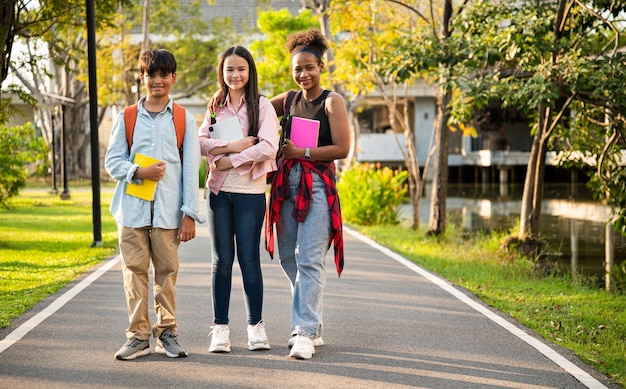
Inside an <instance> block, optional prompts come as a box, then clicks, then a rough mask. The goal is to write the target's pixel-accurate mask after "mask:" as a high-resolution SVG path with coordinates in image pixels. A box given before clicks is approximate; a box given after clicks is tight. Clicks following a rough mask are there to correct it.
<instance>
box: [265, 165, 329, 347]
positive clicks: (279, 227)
mask: <svg viewBox="0 0 626 389" xmlns="http://www.w3.org/2000/svg"><path fill="white" fill-rule="evenodd" d="M301 173H302V168H301V167H300V165H297V164H296V165H294V166H293V168H292V169H291V173H290V174H289V189H290V198H289V199H288V200H285V201H283V203H282V205H281V209H280V218H279V220H278V222H277V223H276V233H277V240H278V252H279V255H280V264H281V266H282V268H283V271H284V272H285V275H286V276H287V278H289V281H290V282H291V293H292V304H291V333H292V334H298V335H304V336H308V337H310V338H314V337H317V336H321V333H322V321H323V320H322V291H323V289H324V285H325V284H326V272H325V259H326V253H327V252H328V248H329V247H328V242H329V239H330V233H331V218H330V208H329V207H328V201H327V199H326V189H325V186H324V182H323V181H322V179H321V178H320V177H319V176H318V175H317V174H315V173H312V174H313V198H312V202H311V208H310V209H309V212H308V213H307V217H306V219H305V220H304V222H302V223H298V222H297V221H296V220H295V219H294V218H293V217H292V216H291V212H292V210H293V207H294V200H295V195H296V191H297V188H298V183H299V181H300V174H301Z"/></svg>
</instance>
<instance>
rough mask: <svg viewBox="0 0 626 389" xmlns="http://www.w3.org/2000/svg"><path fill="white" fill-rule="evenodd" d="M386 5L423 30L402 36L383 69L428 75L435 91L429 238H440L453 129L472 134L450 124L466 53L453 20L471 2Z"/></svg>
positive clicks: (400, 75)
mask: <svg viewBox="0 0 626 389" xmlns="http://www.w3.org/2000/svg"><path fill="white" fill-rule="evenodd" d="M372 1H375V0H372ZM384 1H385V2H387V3H390V4H394V5H395V6H396V7H399V9H401V10H402V11H405V12H409V13H410V14H412V15H414V16H415V17H417V19H418V20H419V21H420V25H421V28H419V29H416V30H414V31H411V30H407V31H403V30H400V31H399V32H398V34H397V36H396V39H395V42H394V44H393V46H395V48H396V50H395V52H394V53H393V55H389V56H387V57H386V58H384V59H383V61H384V63H383V64H382V65H381V69H385V70H386V75H392V74H393V75H396V78H395V79H396V81H397V82H404V81H405V80H410V79H411V78H417V77H423V78H426V79H428V80H429V81H430V82H431V83H432V84H433V85H434V86H435V88H436V105H437V114H436V120H435V128H434V150H433V151H434V162H433V175H432V193H431V206H430V221H429V229H428V232H427V234H429V235H430V234H434V235H439V234H441V233H443V232H444V231H445V228H446V217H447V212H446V198H447V194H448V193H447V192H448V188H447V180H448V139H449V131H451V130H462V131H464V133H466V134H469V133H471V132H472V131H473V129H472V128H471V127H465V126H459V125H456V126H454V125H453V126H451V124H452V123H450V105H451V104H452V101H453V100H452V98H453V94H454V93H455V89H454V86H455V84H454V83H453V82H452V80H454V79H455V77H456V76H455V75H456V74H458V71H457V69H456V66H455V64H456V63H457V62H459V61H460V60H461V58H462V57H463V56H464V55H466V53H464V52H462V51H460V50H459V48H458V47H457V46H456V45H455V44H454V38H455V35H454V28H455V25H454V21H455V17H457V15H460V14H462V13H463V11H464V8H465V3H466V2H467V1H462V2H461V1H459V2H455V1H452V0H442V1H441V2H440V3H437V2H435V1H430V2H427V3H426V4H425V5H424V2H408V1H399V0H384ZM380 3H381V0H378V4H380ZM379 6H380V5H379ZM414 212H415V211H414Z"/></svg>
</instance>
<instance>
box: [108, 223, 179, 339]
mask: <svg viewBox="0 0 626 389" xmlns="http://www.w3.org/2000/svg"><path fill="white" fill-rule="evenodd" d="M118 232H119V236H118V238H119V245H120V252H121V254H122V275H123V277H124V293H125V295H126V305H127V308H128V321H129V322H130V326H129V327H128V329H127V330H126V336H127V338H129V339H130V338H132V337H135V338H137V339H142V340H145V339H149V338H150V335H154V337H156V338H158V337H159V336H160V335H161V333H162V332H163V331H165V330H166V329H168V328H169V329H171V330H172V331H173V332H174V333H176V332H177V329H178V326H177V325H176V277H177V276H178V246H179V245H180V240H179V239H178V238H177V234H178V229H174V230H169V229H161V228H151V227H145V228H129V227H124V226H118ZM150 260H152V266H153V267H154V286H153V292H154V312H155V313H156V323H155V324H154V326H153V327H152V328H151V325H150V315H149V313H148V304H149V303H148V298H149V297H148V282H149V276H148V270H149V268H150Z"/></svg>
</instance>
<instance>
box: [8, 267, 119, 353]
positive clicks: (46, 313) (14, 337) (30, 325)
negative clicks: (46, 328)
mask: <svg viewBox="0 0 626 389" xmlns="http://www.w3.org/2000/svg"><path fill="white" fill-rule="evenodd" d="M119 261H120V256H119V255H117V256H115V257H114V258H112V259H110V260H109V261H108V262H106V263H105V264H104V265H102V266H100V267H99V268H98V269H96V271H94V272H93V273H91V274H90V275H89V276H88V277H86V278H85V279H84V280H82V281H81V282H79V283H78V284H77V285H76V286H74V287H73V288H71V289H70V290H68V291H67V292H65V293H63V295H61V296H59V297H58V298H57V299H55V300H54V301H53V302H52V303H51V304H50V305H48V306H47V307H46V308H44V309H43V310H42V311H41V312H39V313H37V314H36V315H35V316H33V317H31V318H30V319H28V320H27V321H26V322H24V324H22V325H21V326H19V327H17V328H16V329H15V330H13V331H12V332H11V333H10V334H9V335H7V337H6V338H4V339H2V340H0V354H1V353H2V352H4V350H6V349H8V348H9V347H11V346H12V345H13V344H14V343H15V342H17V341H18V340H20V339H22V338H23V337H24V336H25V335H26V334H28V333H29V332H30V331H31V330H33V329H34V328H35V327H37V326H38V325H39V324H41V323H42V322H43V321H44V320H46V319H47V318H48V317H50V316H51V315H52V314H53V313H55V312H56V311H58V310H59V309H61V307H63V306H64V305H65V304H66V303H67V302H69V301H70V300H71V299H72V298H74V297H76V295H77V294H79V293H80V292H81V291H82V290H83V289H85V288H86V287H88V286H89V285H90V284H91V283H93V282H94V281H95V280H97V279H98V278H100V276H102V275H103V274H104V273H106V272H107V271H108V270H109V269H111V268H112V267H113V266H115V265H116V264H117V263H118V262H119Z"/></svg>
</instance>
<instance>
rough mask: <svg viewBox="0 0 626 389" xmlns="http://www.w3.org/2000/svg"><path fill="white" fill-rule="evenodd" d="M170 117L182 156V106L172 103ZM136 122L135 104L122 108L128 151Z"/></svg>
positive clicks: (185, 114) (184, 118)
mask: <svg viewBox="0 0 626 389" xmlns="http://www.w3.org/2000/svg"><path fill="white" fill-rule="evenodd" d="M172 116H173V118H174V128H175V129H176V144H177V146H178V150H179V151H180V152H181V154H182V148H183V139H184V138H185V129H186V127H187V113H186V112H185V108H183V106H182V105H180V104H178V103H176V102H174V103H173V104H172ZM136 122H137V104H133V105H129V106H128V107H126V108H124V126H125V127H126V143H127V144H128V150H129V151H130V147H131V146H132V144H133V134H134V132H135V123H136Z"/></svg>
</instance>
